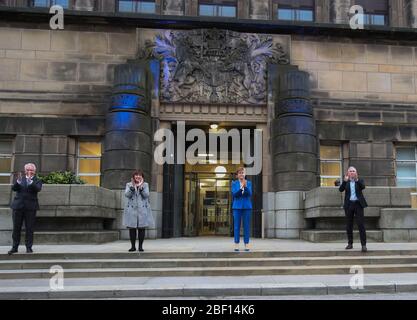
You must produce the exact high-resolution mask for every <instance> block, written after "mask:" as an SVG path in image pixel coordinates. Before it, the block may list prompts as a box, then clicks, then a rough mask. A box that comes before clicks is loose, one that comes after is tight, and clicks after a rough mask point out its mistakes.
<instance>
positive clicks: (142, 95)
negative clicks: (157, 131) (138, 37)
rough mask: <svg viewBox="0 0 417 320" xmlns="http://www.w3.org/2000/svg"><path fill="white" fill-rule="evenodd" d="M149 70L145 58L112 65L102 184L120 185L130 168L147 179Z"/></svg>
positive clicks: (150, 135)
mask: <svg viewBox="0 0 417 320" xmlns="http://www.w3.org/2000/svg"><path fill="white" fill-rule="evenodd" d="M150 77H151V76H150V71H149V63H148V62H147V61H142V62H131V63H127V64H123V65H119V66H117V67H116V68H115V80H114V82H115V85H114V91H113V97H112V102H111V107H110V109H109V112H108V114H107V118H106V135H105V143H104V155H103V168H102V170H103V186H104V187H106V188H109V189H124V187H125V185H126V183H127V182H129V181H130V179H131V175H132V172H133V171H135V170H137V169H142V170H143V171H144V173H145V178H146V179H147V180H148V181H150V178H151V177H150V173H151V162H152V123H151V117H150V90H151V89H150V83H149V82H150V80H149V79H150Z"/></svg>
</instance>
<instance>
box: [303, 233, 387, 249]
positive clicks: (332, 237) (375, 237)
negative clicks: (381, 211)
mask: <svg viewBox="0 0 417 320" xmlns="http://www.w3.org/2000/svg"><path fill="white" fill-rule="evenodd" d="M366 237H367V241H368V242H383V233H382V231H381V230H367V231H366ZM301 239H302V240H306V241H310V242H347V236H346V231H344V230H303V231H301ZM353 239H354V240H355V242H357V243H358V241H359V232H358V231H354V232H353ZM357 246H358V247H360V243H358V244H357Z"/></svg>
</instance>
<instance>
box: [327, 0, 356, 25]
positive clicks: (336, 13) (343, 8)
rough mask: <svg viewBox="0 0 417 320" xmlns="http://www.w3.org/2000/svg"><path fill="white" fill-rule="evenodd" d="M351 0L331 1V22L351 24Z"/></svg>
mask: <svg viewBox="0 0 417 320" xmlns="http://www.w3.org/2000/svg"><path fill="white" fill-rule="evenodd" d="M351 6H352V1H351V0H331V1H330V21H331V22H333V23H349V8H350V7H351Z"/></svg>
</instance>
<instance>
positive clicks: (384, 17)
mask: <svg viewBox="0 0 417 320" xmlns="http://www.w3.org/2000/svg"><path fill="white" fill-rule="evenodd" d="M355 4H356V5H360V6H361V7H362V8H363V10H364V23H365V24H367V25H376V26H385V25H388V16H389V6H388V0H378V1H375V0H355Z"/></svg>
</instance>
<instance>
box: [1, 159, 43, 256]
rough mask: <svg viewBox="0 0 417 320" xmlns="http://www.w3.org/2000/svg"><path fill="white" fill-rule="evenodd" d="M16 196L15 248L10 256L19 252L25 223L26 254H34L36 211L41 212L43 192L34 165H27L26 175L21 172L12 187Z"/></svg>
mask: <svg viewBox="0 0 417 320" xmlns="http://www.w3.org/2000/svg"><path fill="white" fill-rule="evenodd" d="M12 190H13V191H15V192H16V196H15V198H14V200H13V202H12V205H11V208H12V209H13V235H12V238H13V247H12V249H11V250H10V251H9V255H12V254H14V253H17V252H18V250H19V244H20V237H21V231H22V225H23V221H24V222H25V231H26V253H33V250H32V245H33V227H34V225H35V218H36V211H37V210H39V202H38V192H40V191H41V190H42V181H41V180H39V179H38V178H37V177H36V166H35V165H34V164H33V163H28V164H26V165H25V175H24V176H22V173H21V172H19V173H18V176H17V180H16V182H15V183H14V184H13V186H12Z"/></svg>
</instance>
